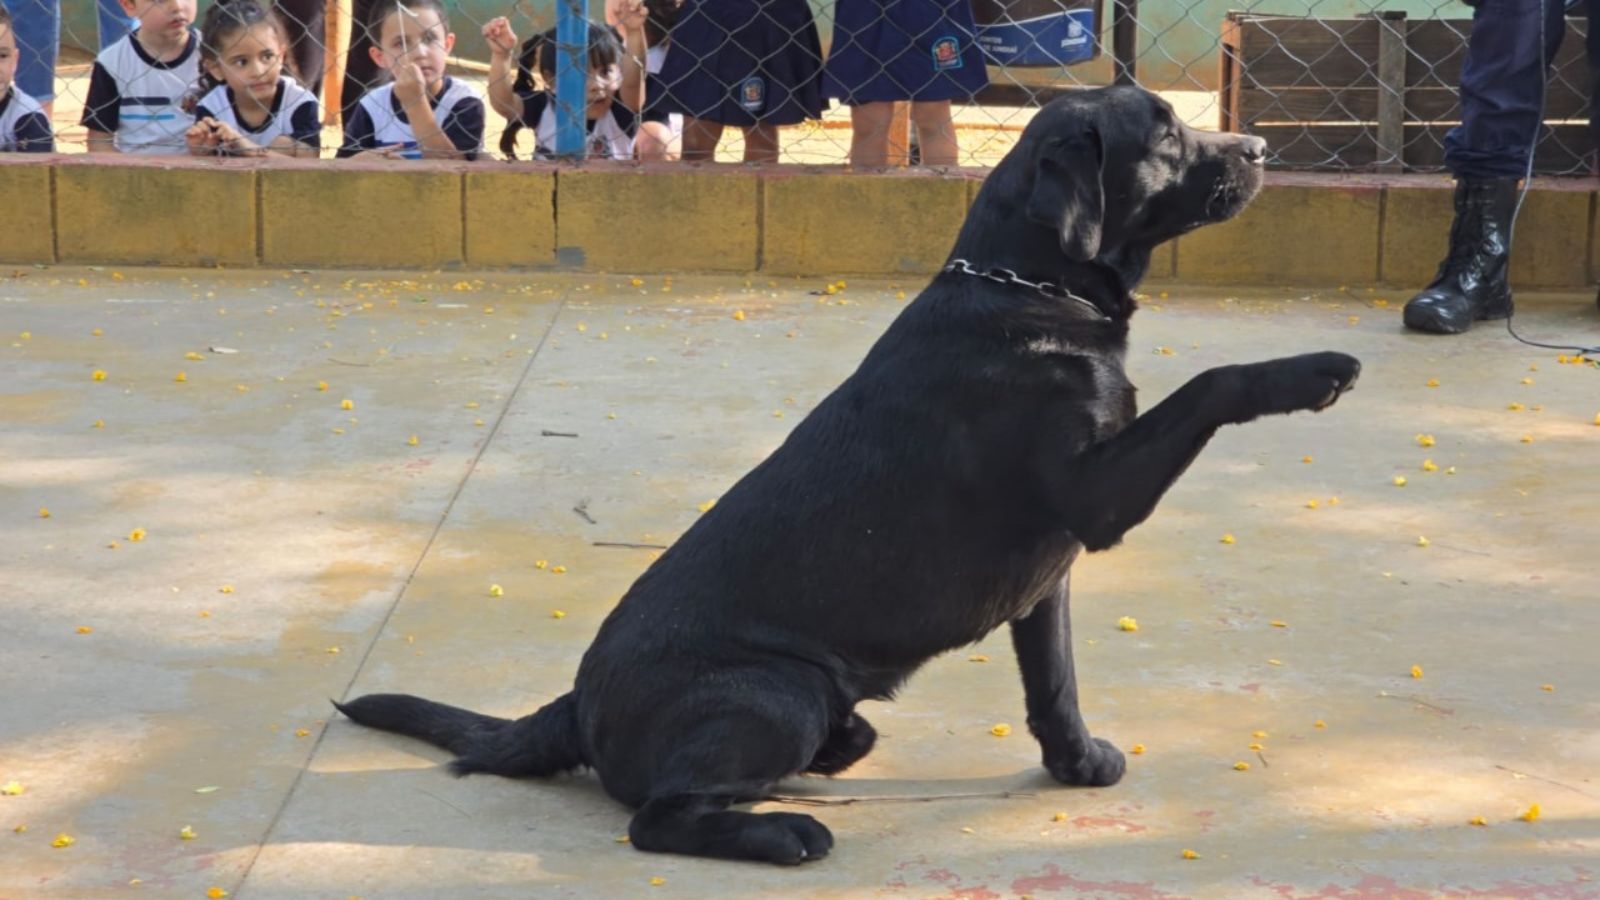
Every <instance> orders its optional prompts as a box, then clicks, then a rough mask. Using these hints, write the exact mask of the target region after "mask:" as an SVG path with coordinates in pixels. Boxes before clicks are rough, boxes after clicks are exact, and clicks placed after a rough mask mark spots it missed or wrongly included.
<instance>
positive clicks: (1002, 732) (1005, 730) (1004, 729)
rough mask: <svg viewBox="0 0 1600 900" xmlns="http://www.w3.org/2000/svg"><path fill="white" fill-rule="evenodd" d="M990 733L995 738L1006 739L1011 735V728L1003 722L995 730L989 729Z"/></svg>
mask: <svg viewBox="0 0 1600 900" xmlns="http://www.w3.org/2000/svg"><path fill="white" fill-rule="evenodd" d="M989 733H990V734H992V735H994V736H995V737H1005V736H1006V735H1008V734H1010V733H1011V726H1010V725H1007V724H1006V723H1004V722H1001V723H1000V724H998V725H996V726H994V727H993V728H991V729H989Z"/></svg>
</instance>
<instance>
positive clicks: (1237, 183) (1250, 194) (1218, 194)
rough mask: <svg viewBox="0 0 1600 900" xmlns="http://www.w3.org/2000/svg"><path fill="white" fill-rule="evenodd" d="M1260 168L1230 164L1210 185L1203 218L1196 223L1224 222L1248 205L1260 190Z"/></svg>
mask: <svg viewBox="0 0 1600 900" xmlns="http://www.w3.org/2000/svg"><path fill="white" fill-rule="evenodd" d="M1261 182H1262V169H1261V167H1260V166H1256V165H1230V166H1228V167H1227V168H1226V169H1224V170H1223V173H1222V176H1221V177H1219V178H1218V179H1217V180H1216V181H1215V182H1213V183H1212V185H1211V192H1210V194H1209V195H1207V197H1206V202H1205V211H1204V216H1205V218H1204V220H1203V221H1201V222H1199V223H1196V225H1197V226H1198V225H1203V224H1208V223H1211V222H1224V221H1227V220H1228V219H1231V218H1233V217H1234V216H1237V215H1238V214H1239V213H1241V212H1243V211H1244V208H1245V207H1246V206H1248V205H1250V201H1251V200H1254V199H1255V196H1256V194H1257V193H1258V192H1259V191H1260V190H1261Z"/></svg>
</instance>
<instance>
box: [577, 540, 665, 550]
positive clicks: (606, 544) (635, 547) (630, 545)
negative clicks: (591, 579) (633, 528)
mask: <svg viewBox="0 0 1600 900" xmlns="http://www.w3.org/2000/svg"><path fill="white" fill-rule="evenodd" d="M589 546H591V547H622V548H625V549H628V550H665V549H667V545H666V544H635V543H631V542H629V541H593V542H591V543H590V544H589Z"/></svg>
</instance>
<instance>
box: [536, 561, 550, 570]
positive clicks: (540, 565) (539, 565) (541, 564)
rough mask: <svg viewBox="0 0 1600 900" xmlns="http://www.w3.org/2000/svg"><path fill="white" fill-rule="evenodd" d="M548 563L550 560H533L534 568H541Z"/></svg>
mask: <svg viewBox="0 0 1600 900" xmlns="http://www.w3.org/2000/svg"><path fill="white" fill-rule="evenodd" d="M548 565H550V561H549V560H545V559H536V560H534V561H533V567H534V568H535V569H542V568H544V567H545V566H548Z"/></svg>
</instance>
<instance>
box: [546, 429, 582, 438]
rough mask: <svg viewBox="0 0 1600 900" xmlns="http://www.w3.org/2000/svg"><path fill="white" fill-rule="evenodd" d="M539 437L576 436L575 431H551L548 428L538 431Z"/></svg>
mask: <svg viewBox="0 0 1600 900" xmlns="http://www.w3.org/2000/svg"><path fill="white" fill-rule="evenodd" d="M539 436H540V437H577V436H578V433H577V432H576V431H551V430H550V429H548V428H545V429H541V430H540V431H539Z"/></svg>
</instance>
